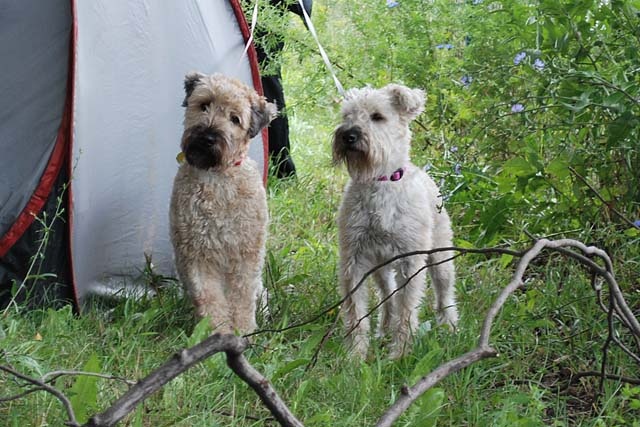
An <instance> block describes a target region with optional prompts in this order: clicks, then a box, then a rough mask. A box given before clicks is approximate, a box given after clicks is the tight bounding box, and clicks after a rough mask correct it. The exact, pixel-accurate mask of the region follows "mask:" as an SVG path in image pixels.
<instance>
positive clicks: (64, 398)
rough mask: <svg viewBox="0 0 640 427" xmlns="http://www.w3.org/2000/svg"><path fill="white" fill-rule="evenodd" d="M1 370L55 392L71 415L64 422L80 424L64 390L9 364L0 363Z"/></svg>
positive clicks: (72, 426) (52, 392) (69, 424)
mask: <svg viewBox="0 0 640 427" xmlns="http://www.w3.org/2000/svg"><path fill="white" fill-rule="evenodd" d="M0 370H1V371H5V372H7V373H9V374H11V375H13V376H15V377H17V378H20V379H21V380H24V381H26V382H28V383H31V384H33V385H35V386H36V389H40V390H44V391H47V392H49V393H51V394H53V395H54V396H55V397H57V398H58V400H60V402H62V405H63V406H64V409H65V410H66V411H67V416H68V417H69V421H67V422H65V423H64V424H65V425H67V426H71V427H79V426H80V424H78V421H77V420H76V415H75V413H74V412H73V407H72V406H71V402H70V401H69V399H67V396H65V395H64V394H62V392H60V391H59V390H58V389H56V388H54V387H51V386H50V385H47V384H45V383H43V382H42V381H40V380H37V379H35V378H31V377H29V376H27V375H24V374H21V373H20V372H18V371H16V370H15V369H13V368H10V367H9V366H5V365H0ZM34 391H36V390H34Z"/></svg>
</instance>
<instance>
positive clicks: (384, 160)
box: [333, 84, 425, 181]
mask: <svg viewBox="0 0 640 427" xmlns="http://www.w3.org/2000/svg"><path fill="white" fill-rule="evenodd" d="M424 102H425V93H424V91H423V90H421V89H410V88H408V87H406V86H402V85H398V84H390V85H387V86H385V87H383V88H382V89H372V88H370V87H365V88H362V89H351V90H349V91H348V92H347V94H346V96H345V100H344V102H343V104H342V123H341V124H340V125H339V126H338V127H337V128H336V130H335V132H334V135H333V160H334V162H335V163H336V164H339V163H342V162H344V163H346V165H347V169H348V170H349V174H350V175H351V177H352V178H353V179H354V180H358V181H362V180H369V179H373V178H375V177H376V176H378V175H380V174H387V173H390V172H391V171H393V170H395V169H397V168H400V167H403V166H404V165H405V164H407V163H408V162H409V146H410V142H411V131H410V130H409V123H411V121H412V120H413V119H415V118H416V117H417V116H418V115H420V113H422V111H423V110H424Z"/></svg>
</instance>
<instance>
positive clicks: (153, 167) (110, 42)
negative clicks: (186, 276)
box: [71, 0, 264, 300]
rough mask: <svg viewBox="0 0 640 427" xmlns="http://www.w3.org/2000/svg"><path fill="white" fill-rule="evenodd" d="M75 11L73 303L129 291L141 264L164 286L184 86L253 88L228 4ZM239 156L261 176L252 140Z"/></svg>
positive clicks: (200, 0) (188, 0)
mask: <svg viewBox="0 0 640 427" xmlns="http://www.w3.org/2000/svg"><path fill="white" fill-rule="evenodd" d="M76 5H77V6H76V7H77V11H76V14H77V61H76V73H75V76H76V82H75V109H74V140H73V158H72V162H73V164H74V166H73V178H72V184H71V191H72V193H71V194H72V224H71V230H72V231H71V240H72V242H71V245H72V246H71V249H72V250H71V254H72V262H73V273H74V279H75V284H76V291H77V294H78V297H79V299H80V300H82V299H83V298H84V297H86V296H87V295H88V294H90V293H91V292H103V291H104V290H105V287H107V288H111V289H118V288H122V287H123V286H128V287H131V286H133V285H135V283H136V279H138V278H140V275H141V271H142V268H143V267H144V264H145V258H144V254H145V253H146V254H148V255H151V256H152V260H153V263H154V266H155V267H156V269H157V270H156V271H157V272H159V273H161V274H165V275H174V265H173V254H172V248H171V244H170V241H169V232H168V207H169V198H170V193H171V186H172V183H173V177H174V175H175V172H176V170H177V166H178V165H177V163H176V159H175V157H176V154H177V153H178V151H179V143H180V136H181V134H182V118H183V108H182V107H181V104H182V101H183V99H184V91H183V80H184V76H185V74H186V73H187V72H189V71H201V72H204V73H213V72H221V73H224V74H227V75H231V76H234V77H236V78H238V79H240V80H242V81H244V82H245V83H247V84H248V85H250V86H253V83H252V74H251V68H250V65H249V60H248V59H247V57H246V55H244V56H243V50H244V39H243V37H242V34H241V32H240V29H239V26H238V23H237V20H236V17H235V15H234V12H233V9H232V8H231V5H230V4H229V2H227V1H221V0H180V1H170V2H167V1H161V0H128V1H126V2H120V1H118V2H114V1H110V0H92V1H78V2H77V3H76ZM249 155H250V156H251V157H252V158H253V159H254V160H256V162H257V163H258V165H259V166H260V167H261V168H264V146H263V142H262V139H261V136H258V137H257V138H255V139H254V141H253V143H252V147H251V151H250V153H249ZM261 172H263V171H261Z"/></svg>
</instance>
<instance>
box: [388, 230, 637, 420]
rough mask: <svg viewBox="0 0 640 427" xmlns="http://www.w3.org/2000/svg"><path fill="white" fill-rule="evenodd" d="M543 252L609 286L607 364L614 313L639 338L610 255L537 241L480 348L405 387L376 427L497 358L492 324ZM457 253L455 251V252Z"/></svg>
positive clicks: (485, 328) (495, 308)
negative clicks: (479, 363)
mask: <svg viewBox="0 0 640 427" xmlns="http://www.w3.org/2000/svg"><path fill="white" fill-rule="evenodd" d="M566 247H569V248H577V249H579V250H580V251H582V253H583V254H585V255H588V256H595V257H598V258H600V259H602V260H603V261H604V263H605V268H602V267H600V266H599V265H598V264H597V263H595V262H594V261H593V260H591V259H590V258H588V257H586V256H584V255H582V254H578V253H576V252H574V251H571V250H569V249H567V248H566ZM544 249H551V250H555V251H558V252H561V253H562V254H564V255H567V256H569V257H571V258H574V259H576V260H578V261H579V262H581V263H582V264H583V265H586V266H587V267H589V268H590V269H591V271H592V272H594V273H595V274H599V275H601V276H602V277H603V278H604V279H605V280H606V281H607V283H608V285H609V298H610V306H609V309H608V310H607V314H608V322H609V336H608V338H607V342H606V343H605V345H604V346H603V352H604V355H603V360H605V361H606V352H607V349H608V347H609V343H610V342H611V341H614V342H616V340H615V339H614V338H613V337H615V331H614V327H613V318H614V316H613V313H614V311H615V312H616V313H617V314H618V316H620V319H621V321H622V323H623V324H624V326H626V327H627V328H628V329H629V330H630V331H631V333H632V334H633V335H634V336H636V337H637V336H639V335H640V327H639V326H640V325H638V319H636V318H635V316H634V315H633V313H632V312H631V309H630V308H629V306H628V305H627V303H626V301H625V300H624V297H623V295H622V292H621V291H620V287H619V286H618V284H617V282H616V280H615V278H614V276H613V266H612V262H611V259H610V258H609V256H608V255H607V253H606V252H604V251H602V250H600V249H598V248H595V247H593V246H588V247H587V246H586V245H584V244H583V243H581V242H578V241H576V240H572V239H560V240H556V241H550V240H547V239H540V240H538V241H537V242H536V243H535V245H534V246H533V247H532V248H531V249H529V250H528V251H526V252H525V253H524V254H523V255H522V258H521V259H520V261H519V262H518V265H517V267H516V270H515V272H514V273H513V275H512V278H511V281H510V282H509V284H508V285H507V286H506V287H505V288H504V289H503V290H502V292H501V293H500V294H499V295H498V297H497V298H496V299H495V300H494V302H493V304H492V305H491V307H490V308H489V311H488V312H487V314H486V316H485V319H484V323H483V325H482V329H481V333H480V339H479V340H478V346H477V347H476V348H475V349H474V350H472V351H470V352H468V353H466V354H465V355H463V356H460V357H458V358H456V359H454V360H451V361H449V362H447V363H445V364H443V365H441V366H440V367H438V368H437V369H435V370H434V371H432V372H431V373H429V374H428V375H426V376H424V377H422V378H421V379H420V380H419V381H418V382H417V383H416V384H415V385H414V386H413V387H410V388H405V389H404V391H403V393H402V394H401V396H400V397H399V398H398V399H397V400H396V402H395V403H394V404H393V405H392V406H391V407H389V409H388V410H387V411H386V412H385V413H384V414H383V415H382V417H381V418H380V420H379V421H378V423H377V424H376V427H387V426H391V425H392V424H393V422H394V421H395V420H396V419H397V418H398V417H399V416H400V415H401V414H402V413H403V412H404V411H405V410H406V409H407V408H408V407H409V406H410V405H411V404H412V403H413V402H415V400H416V399H418V397H420V396H421V395H422V394H423V393H424V392H425V391H427V390H428V389H429V388H431V387H433V386H434V385H435V384H437V383H438V382H439V381H440V380H442V379H443V378H445V377H447V376H449V375H450V374H452V373H454V372H457V371H459V370H460V369H463V368H465V367H467V366H469V365H471V364H472V363H475V362H477V361H479V360H482V359H485V358H488V357H493V356H497V352H496V351H495V350H493V349H492V348H491V347H490V345H489V339H490V335H491V326H492V325H493V321H494V320H495V318H496V316H497V315H498V313H499V312H500V310H501V309H502V307H503V306H504V304H505V303H506V301H507V299H508V298H509V296H511V295H512V294H513V292H514V291H515V290H516V289H518V288H519V287H520V286H521V285H522V283H523V281H522V278H523V276H524V273H525V271H526V269H527V268H528V266H529V264H530V263H531V261H532V260H533V259H534V258H535V257H536V256H538V255H539V254H540V252H541V251H542V250H544ZM452 250H455V249H452ZM599 375H600V377H601V384H602V381H604V379H605V378H606V377H607V375H606V374H605V362H603V365H602V368H601V372H600V374H599Z"/></svg>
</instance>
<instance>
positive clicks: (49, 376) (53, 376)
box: [41, 370, 136, 386]
mask: <svg viewBox="0 0 640 427" xmlns="http://www.w3.org/2000/svg"><path fill="white" fill-rule="evenodd" d="M65 375H69V376H74V375H75V376H77V375H82V376H87V377H98V378H103V379H105V380H113V381H122V382H123V383H125V384H127V385H130V386H132V385H135V384H136V382H135V381H131V380H129V379H126V378H123V377H117V376H114V375H108V374H101V373H98V372H86V371H65V370H59V371H51V372H47V373H46V374H44V375H43V376H42V378H41V381H42V382H45V383H50V382H52V381H55V380H57V379H58V378H60V377H62V376H65Z"/></svg>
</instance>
